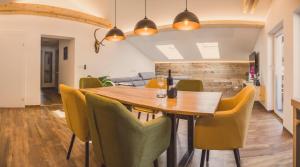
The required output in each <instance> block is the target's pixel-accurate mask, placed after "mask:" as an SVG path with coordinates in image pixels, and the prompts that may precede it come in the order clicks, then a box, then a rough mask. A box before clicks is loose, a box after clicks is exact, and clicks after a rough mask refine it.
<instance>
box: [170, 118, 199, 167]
mask: <svg viewBox="0 0 300 167" xmlns="http://www.w3.org/2000/svg"><path fill="white" fill-rule="evenodd" d="M168 116H169V117H170V119H171V121H172V127H171V141H170V146H169V148H168V150H167V167H177V133H176V118H177V117H176V115H174V114H168ZM185 119H187V120H188V126H187V127H188V141H187V142H188V150H187V152H186V153H185V154H184V156H183V157H182V159H181V160H180V162H179V164H178V167H185V166H187V165H188V164H189V163H190V161H191V160H192V157H193V155H194V117H193V116H185Z"/></svg>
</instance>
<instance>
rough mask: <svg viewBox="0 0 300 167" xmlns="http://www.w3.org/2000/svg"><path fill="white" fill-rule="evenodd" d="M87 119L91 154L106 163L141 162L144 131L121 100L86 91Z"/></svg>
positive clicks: (128, 165) (113, 166)
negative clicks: (92, 152) (91, 145)
mask: <svg viewBox="0 0 300 167" xmlns="http://www.w3.org/2000/svg"><path fill="white" fill-rule="evenodd" d="M86 100H87V104H88V119H89V127H90V131H91V137H92V142H93V148H94V151H95V155H96V157H97V158H98V160H99V159H100V158H102V160H103V161H102V162H104V164H105V166H108V167H119V166H122V167H138V166H141V163H143V162H142V157H143V148H144V147H145V141H146V134H145V132H144V131H143V125H142V123H141V122H139V121H138V120H137V118H135V117H134V116H133V115H132V114H131V113H130V112H129V111H128V110H127V109H126V107H125V106H123V105H122V104H121V103H119V102H117V101H115V100H111V99H108V98H105V97H101V96H97V95H93V94H89V93H88V94H87V95H86Z"/></svg>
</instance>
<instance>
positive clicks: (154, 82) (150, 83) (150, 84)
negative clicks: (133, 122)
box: [134, 79, 167, 121]
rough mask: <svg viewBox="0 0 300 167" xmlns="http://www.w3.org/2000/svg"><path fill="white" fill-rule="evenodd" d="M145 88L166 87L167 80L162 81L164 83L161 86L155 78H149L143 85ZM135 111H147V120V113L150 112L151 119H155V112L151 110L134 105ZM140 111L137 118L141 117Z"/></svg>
mask: <svg viewBox="0 0 300 167" xmlns="http://www.w3.org/2000/svg"><path fill="white" fill-rule="evenodd" d="M145 88H160V89H167V80H165V81H164V85H163V86H162V87H160V86H159V84H158V81H157V79H150V80H149V81H148V83H147V84H146V85H145ZM134 109H135V110H137V111H141V112H145V113H147V119H146V121H148V120H149V114H151V113H152V119H155V113H154V111H152V110H149V109H145V108H141V107H135V108H134ZM141 112H139V113H138V119H140V118H141V114H142V113H141Z"/></svg>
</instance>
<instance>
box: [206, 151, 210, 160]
mask: <svg viewBox="0 0 300 167" xmlns="http://www.w3.org/2000/svg"><path fill="white" fill-rule="evenodd" d="M206 151H207V152H206V162H208V161H209V150H206Z"/></svg>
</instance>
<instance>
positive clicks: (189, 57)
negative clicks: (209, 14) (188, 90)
mask: <svg viewBox="0 0 300 167" xmlns="http://www.w3.org/2000/svg"><path fill="white" fill-rule="evenodd" d="M259 32H260V29H256V28H203V29H200V30H196V31H169V32H162V33H159V34H157V35H154V36H150V37H130V38H128V39H127V40H128V41H129V42H130V43H131V44H132V45H133V46H134V47H136V48H137V49H138V50H140V51H141V52H142V53H143V54H144V55H146V56H147V57H149V58H150V59H151V60H153V61H156V62H160V61H171V60H168V59H167V58H166V57H165V56H164V55H163V54H162V53H161V52H160V51H159V50H158V49H157V48H156V47H155V46H156V45H161V44H173V45H175V47H176V48H177V50H178V51H179V52H180V54H181V55H182V56H183V57H184V60H183V61H198V60H204V59H203V58H202V57H201V54H200V52H199V50H198V48H197V46H196V43H197V42H200V43H201V42H218V43H219V48H220V57H221V59H219V60H248V59H249V57H248V56H249V54H250V53H251V52H252V50H253V48H254V45H255V43H256V40H257V37H258V34H259ZM172 61H176V60H172ZM180 61H182V60H180Z"/></svg>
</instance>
